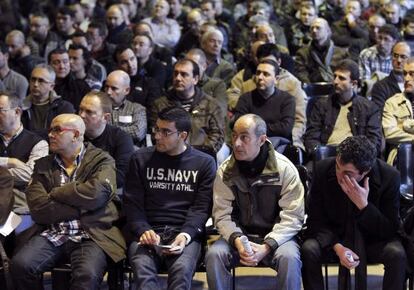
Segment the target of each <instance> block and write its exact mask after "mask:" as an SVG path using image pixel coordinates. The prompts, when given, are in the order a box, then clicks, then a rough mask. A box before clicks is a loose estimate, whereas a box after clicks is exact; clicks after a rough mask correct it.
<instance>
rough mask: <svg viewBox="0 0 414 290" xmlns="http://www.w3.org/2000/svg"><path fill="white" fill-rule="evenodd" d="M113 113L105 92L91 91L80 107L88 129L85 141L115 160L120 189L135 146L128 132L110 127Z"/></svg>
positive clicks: (117, 182)
mask: <svg viewBox="0 0 414 290" xmlns="http://www.w3.org/2000/svg"><path fill="white" fill-rule="evenodd" d="M111 113H112V101H111V99H110V98H109V96H108V95H107V94H106V93H104V92H99V91H91V92H90V93H88V94H86V95H85V96H84V97H83V99H82V101H81V103H80V106H79V116H80V117H81V118H82V120H83V121H84V122H85V127H86V129H85V140H86V141H88V142H91V143H92V144H93V145H94V146H95V147H98V148H100V149H102V150H105V151H106V152H108V153H109V155H111V156H112V158H114V159H115V165H116V184H117V185H118V188H123V187H124V183H125V174H126V171H127V170H128V164H129V159H130V157H131V155H132V153H133V152H134V144H133V143H132V138H131V136H129V135H128V134H127V133H126V132H124V131H123V130H121V129H120V128H118V127H115V126H112V125H109V122H110V119H111Z"/></svg>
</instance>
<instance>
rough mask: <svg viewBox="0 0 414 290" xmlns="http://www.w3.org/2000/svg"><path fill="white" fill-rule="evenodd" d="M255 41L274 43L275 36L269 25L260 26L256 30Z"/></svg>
mask: <svg viewBox="0 0 414 290" xmlns="http://www.w3.org/2000/svg"><path fill="white" fill-rule="evenodd" d="M255 36H256V40H261V41H264V42H266V43H276V39H275V34H274V33H273V29H272V27H271V26H270V25H269V24H261V25H259V26H258V27H257V28H256V35H255Z"/></svg>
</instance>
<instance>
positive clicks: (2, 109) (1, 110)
mask: <svg viewBox="0 0 414 290" xmlns="http://www.w3.org/2000/svg"><path fill="white" fill-rule="evenodd" d="M14 109H16V108H0V113H5V112H8V111H11V110H14Z"/></svg>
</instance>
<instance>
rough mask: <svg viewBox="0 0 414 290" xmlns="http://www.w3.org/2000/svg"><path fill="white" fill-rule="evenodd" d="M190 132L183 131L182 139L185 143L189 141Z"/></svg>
mask: <svg viewBox="0 0 414 290" xmlns="http://www.w3.org/2000/svg"><path fill="white" fill-rule="evenodd" d="M187 137H188V132H186V131H182V132H180V138H182V139H183V140H184V141H185V140H187Z"/></svg>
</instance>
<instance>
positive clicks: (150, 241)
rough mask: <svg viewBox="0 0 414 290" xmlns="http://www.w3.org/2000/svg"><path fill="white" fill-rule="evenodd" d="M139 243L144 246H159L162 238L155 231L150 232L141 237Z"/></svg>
mask: <svg viewBox="0 0 414 290" xmlns="http://www.w3.org/2000/svg"><path fill="white" fill-rule="evenodd" d="M139 242H140V243H141V244H143V245H158V244H159V243H160V236H159V235H157V234H156V233H155V232H154V231H153V230H149V231H146V232H144V233H143V234H142V235H141V237H140V239H139Z"/></svg>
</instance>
